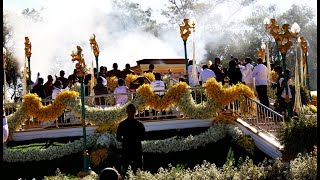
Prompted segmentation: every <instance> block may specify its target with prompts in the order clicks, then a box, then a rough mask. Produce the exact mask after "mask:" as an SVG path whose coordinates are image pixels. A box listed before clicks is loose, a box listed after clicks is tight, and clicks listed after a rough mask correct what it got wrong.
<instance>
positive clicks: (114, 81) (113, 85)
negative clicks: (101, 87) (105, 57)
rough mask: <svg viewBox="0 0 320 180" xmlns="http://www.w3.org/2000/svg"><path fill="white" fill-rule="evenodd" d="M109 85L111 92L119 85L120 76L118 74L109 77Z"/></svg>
mask: <svg viewBox="0 0 320 180" xmlns="http://www.w3.org/2000/svg"><path fill="white" fill-rule="evenodd" d="M107 83H108V87H109V89H110V91H111V92H113V91H114V89H115V88H116V87H117V86H118V78H117V77H116V76H112V77H107Z"/></svg>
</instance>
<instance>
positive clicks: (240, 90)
mask: <svg viewBox="0 0 320 180" xmlns="http://www.w3.org/2000/svg"><path fill="white" fill-rule="evenodd" d="M203 86H204V87H205V89H206V95H207V96H208V97H209V98H211V99H213V100H215V101H216V102H218V103H219V104H221V105H228V104H230V103H231V102H233V101H235V100H236V99H239V97H240V96H247V97H250V98H254V97H255V96H254V92H253V91H252V90H251V89H250V87H249V86H246V85H244V84H237V85H232V86H231V87H228V88H224V87H223V86H222V84H221V83H219V82H217V81H216V79H215V78H210V79H208V80H207V82H206V83H205V84H204V85H203Z"/></svg>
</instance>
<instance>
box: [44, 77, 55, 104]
mask: <svg viewBox="0 0 320 180" xmlns="http://www.w3.org/2000/svg"><path fill="white" fill-rule="evenodd" d="M52 83H53V78H52V76H51V75H48V81H47V82H46V83H44V91H45V93H46V96H47V98H48V97H51V95H52V91H53V89H54V87H53V84H52Z"/></svg>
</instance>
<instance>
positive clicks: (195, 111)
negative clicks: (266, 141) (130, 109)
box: [8, 75, 254, 133]
mask: <svg viewBox="0 0 320 180" xmlns="http://www.w3.org/2000/svg"><path fill="white" fill-rule="evenodd" d="M129 77H131V76H129V75H128V76H127V78H129ZM132 77H133V76H132ZM204 87H205V88H206V91H205V93H206V94H207V96H208V98H207V101H205V102H203V103H202V104H196V103H195V101H194V99H193V98H192V95H191V93H190V91H189V90H188V85H187V84H186V83H184V82H180V83H177V84H175V85H173V86H172V87H170V88H169V89H168V91H167V93H166V94H165V96H164V97H159V96H158V95H156V94H155V93H154V92H153V90H152V88H151V86H150V85H149V84H144V85H142V86H140V87H139V88H138V89H137V95H136V96H135V98H134V99H133V100H131V101H129V102H127V103H126V104H125V105H123V106H114V107H108V108H104V109H101V108H97V107H90V106H87V105H86V106H85V114H86V121H88V122H89V123H91V124H95V125H101V124H104V123H107V124H109V123H111V122H115V123H114V124H113V125H112V126H116V125H117V123H119V122H121V121H122V120H124V119H125V118H126V117H127V114H126V111H125V110H126V107H127V105H128V104H130V103H132V104H134V105H135V107H136V109H137V111H141V110H143V109H144V108H146V107H148V106H150V107H152V108H153V109H156V110H161V109H167V108H169V107H170V106H172V105H174V104H176V105H177V107H178V108H179V110H180V111H181V112H182V113H183V114H184V115H185V116H188V117H191V118H200V119H207V118H212V117H215V116H216V112H218V110H219V109H222V107H223V106H224V105H226V104H228V103H230V102H232V101H234V100H235V99H237V98H238V99H239V96H240V102H241V103H242V104H243V101H244V98H241V96H243V95H245V96H248V97H254V94H253V92H252V91H251V89H250V88H249V87H247V86H245V85H242V84H240V85H235V86H232V87H230V88H223V87H222V85H221V84H220V83H218V82H217V81H216V80H215V79H214V78H211V79H209V80H208V81H207V82H206V83H205V85H204ZM78 96H79V93H78V92H73V91H64V92H62V93H60V94H59V95H58V96H57V99H56V100H54V101H53V103H52V104H50V105H48V106H42V104H41V101H40V98H39V97H38V96H37V95H36V94H28V95H26V96H25V98H24V102H23V104H22V106H21V108H19V109H17V112H15V113H13V114H12V115H10V116H9V117H8V124H9V128H10V130H11V131H10V133H12V132H14V130H16V129H17V128H18V127H19V125H20V124H21V123H24V122H25V121H26V119H27V118H28V116H34V117H38V118H39V119H41V120H42V121H45V120H51V119H55V118H57V117H58V116H60V115H61V114H62V112H63V110H64V109H65V108H68V109H70V110H72V111H74V112H75V115H77V116H79V117H80V116H81V101H80V99H79V98H78ZM240 107H241V108H244V110H243V111H244V112H245V109H248V108H247V106H244V105H240ZM251 109H252V108H251ZM106 126H108V125H106ZM109 126H110V124H109ZM102 129H103V128H102ZM113 129H114V128H113ZM12 130H13V131H12ZM101 132H104V131H101Z"/></svg>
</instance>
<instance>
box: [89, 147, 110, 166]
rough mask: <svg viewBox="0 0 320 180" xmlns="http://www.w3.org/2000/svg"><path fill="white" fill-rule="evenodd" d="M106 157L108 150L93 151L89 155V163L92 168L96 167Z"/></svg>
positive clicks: (101, 148)
mask: <svg viewBox="0 0 320 180" xmlns="http://www.w3.org/2000/svg"><path fill="white" fill-rule="evenodd" d="M107 157H108V149H107V148H104V147H100V148H96V149H94V150H93V151H92V152H91V154H90V162H91V164H92V165H94V166H98V165H99V164H100V163H102V162H103V161H104V160H105V159H107Z"/></svg>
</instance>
